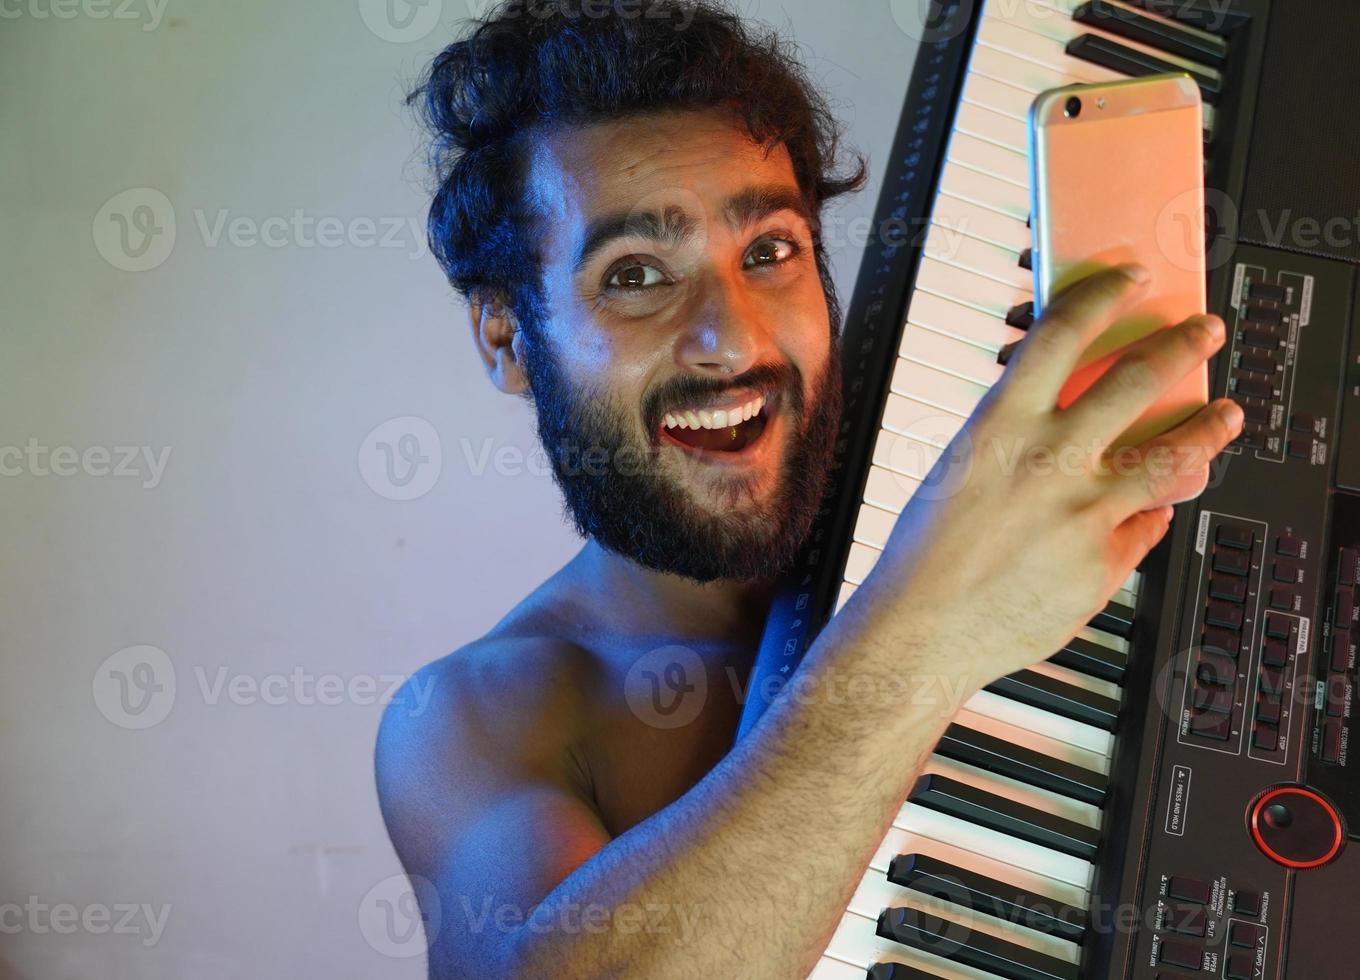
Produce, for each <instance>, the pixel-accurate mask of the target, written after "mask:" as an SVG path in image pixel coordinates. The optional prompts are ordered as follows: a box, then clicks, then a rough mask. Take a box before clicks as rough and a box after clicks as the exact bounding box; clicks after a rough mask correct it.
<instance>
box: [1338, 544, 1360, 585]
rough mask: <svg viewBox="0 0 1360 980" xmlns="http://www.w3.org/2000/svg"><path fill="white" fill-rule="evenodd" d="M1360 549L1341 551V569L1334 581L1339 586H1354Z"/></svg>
mask: <svg viewBox="0 0 1360 980" xmlns="http://www.w3.org/2000/svg"><path fill="white" fill-rule="evenodd" d="M1357 566H1360V548H1342V549H1341V567H1340V571H1339V573H1338V575H1337V578H1336V581H1337V583H1338V584H1339V585H1354V584H1355V583H1356V581H1357V571H1360V568H1358V567H1357Z"/></svg>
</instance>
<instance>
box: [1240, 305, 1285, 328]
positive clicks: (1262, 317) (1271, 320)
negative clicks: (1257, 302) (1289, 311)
mask: <svg viewBox="0 0 1360 980" xmlns="http://www.w3.org/2000/svg"><path fill="white" fill-rule="evenodd" d="M1246 317H1247V319H1248V320H1255V321H1256V322H1257V323H1268V324H1270V325H1271V326H1272V327H1278V326H1279V325H1280V324H1281V323H1282V322H1284V314H1283V313H1281V312H1280V311H1279V310H1277V309H1275V308H1274V307H1270V306H1248V307H1247V312H1246Z"/></svg>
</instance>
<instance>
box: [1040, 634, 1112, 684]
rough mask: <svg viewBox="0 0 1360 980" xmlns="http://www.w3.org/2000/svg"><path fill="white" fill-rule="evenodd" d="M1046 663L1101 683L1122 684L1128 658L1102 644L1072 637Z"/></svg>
mask: <svg viewBox="0 0 1360 980" xmlns="http://www.w3.org/2000/svg"><path fill="white" fill-rule="evenodd" d="M1048 662H1049V663H1051V664H1056V665H1057V666H1059V667H1066V668H1067V669H1068V670H1075V671H1078V672H1079V673H1082V674H1086V675H1087V676H1088V677H1099V678H1100V679H1101V680H1103V681H1110V682H1112V683H1114V684H1122V683H1124V670H1125V668H1126V667H1127V666H1128V657H1126V656H1124V654H1122V653H1120V652H1119V651H1118V650H1111V649H1110V648H1109V647H1107V646H1105V645H1104V644H1103V643H1096V642H1095V641H1094V640H1088V639H1085V638H1084V637H1080V636H1074V637H1072V639H1070V640H1068V641H1067V644H1066V645H1065V646H1064V647H1063V648H1062V649H1061V650H1059V651H1058V652H1057V653H1055V654H1053V656H1051V657H1049V658H1048Z"/></svg>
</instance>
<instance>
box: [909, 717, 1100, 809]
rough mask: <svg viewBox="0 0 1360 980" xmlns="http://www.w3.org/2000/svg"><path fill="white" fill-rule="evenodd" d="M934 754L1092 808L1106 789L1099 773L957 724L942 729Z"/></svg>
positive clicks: (1098, 802) (1097, 804)
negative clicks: (942, 733)
mask: <svg viewBox="0 0 1360 980" xmlns="http://www.w3.org/2000/svg"><path fill="white" fill-rule="evenodd" d="M935 752H936V754H938V755H942V756H944V757H945V758H946V759H953V760H954V761H955V762H962V763H964V764H965V765H970V766H976V767H977V768H979V769H985V770H987V771H988V772H994V773H996V774H997V775H998V776H1005V777H1007V778H1009V779H1014V780H1015V781H1016V782H1020V783H1025V784H1027V785H1030V786H1035V787H1038V788H1039V789H1045V790H1048V791H1049V792H1050V793H1057V794H1059V795H1060V796H1067V797H1070V798H1072V799H1074V800H1080V801H1081V802H1083V803H1089V804H1091V805H1092V806H1101V805H1102V804H1103V803H1104V802H1105V794H1106V792H1107V791H1108V790H1109V780H1108V779H1106V777H1105V776H1104V775H1103V774H1102V773H1098V772H1096V771H1095V770H1092V769H1084V768H1082V767H1081V766H1078V765H1074V764H1072V763H1070V762H1067V761H1065V760H1063V759H1055V758H1053V757H1052V756H1049V755H1045V754H1044V753H1042V752H1036V751H1035V750H1034V749H1029V748H1025V747H1024V746H1023V745H1016V744H1015V743H1014V742H1008V741H1006V740H1005V739H1002V738H997V737H996V736H994V735H988V734H986V733H985V732H980V731H978V730H976V729H974V728H968V727H967V726H965V725H960V724H957V723H956V724H952V725H950V726H949V727H948V728H946V729H945V730H944V735H942V736H941V737H940V741H939V742H938V743H937V744H936V746H935Z"/></svg>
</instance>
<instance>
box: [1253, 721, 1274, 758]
mask: <svg viewBox="0 0 1360 980" xmlns="http://www.w3.org/2000/svg"><path fill="white" fill-rule="evenodd" d="M1251 741H1252V744H1253V745H1255V746H1256V747H1257V748H1258V749H1260V750H1261V751H1263V752H1274V751H1275V750H1276V749H1278V748H1279V747H1280V729H1279V726H1277V725H1267V724H1265V723H1263V722H1258V723H1257V725H1256V727H1255V729H1253V730H1252V735H1251Z"/></svg>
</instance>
